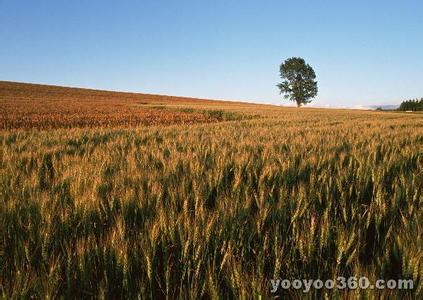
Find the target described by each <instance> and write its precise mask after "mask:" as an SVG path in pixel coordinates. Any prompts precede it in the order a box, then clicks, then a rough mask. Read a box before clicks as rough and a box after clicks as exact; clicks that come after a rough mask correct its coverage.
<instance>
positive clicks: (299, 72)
mask: <svg viewBox="0 0 423 300" xmlns="http://www.w3.org/2000/svg"><path fill="white" fill-rule="evenodd" d="M279 70H280V76H281V79H282V80H283V81H282V82H281V83H279V84H278V85H277V87H278V88H279V89H280V94H284V98H285V99H288V100H290V101H294V102H296V103H297V106H298V107H300V106H301V105H303V104H307V103H310V102H311V99H312V98H314V97H316V95H317V81H316V80H315V79H316V74H315V73H314V70H313V68H312V67H311V66H310V65H309V64H306V63H305V61H304V59H303V58H301V57H292V58H288V59H287V60H285V61H284V62H283V63H282V64H281V65H280V68H279Z"/></svg>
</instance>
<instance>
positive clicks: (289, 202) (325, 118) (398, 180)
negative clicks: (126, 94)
mask: <svg viewBox="0 0 423 300" xmlns="http://www.w3.org/2000/svg"><path fill="white" fill-rule="evenodd" d="M24 100H25V99H21V101H24ZM128 101H129V100H128ZM106 102H107V101H106ZM117 104H118V103H117ZM168 105H170V104H168ZM196 105H197V106H198V105H199V104H198V103H192V104H191V106H193V107H196ZM202 105H205V104H202ZM210 105H212V106H213V105H215V104H210ZM233 105H235V104H221V105H220V106H219V109H221V110H226V109H228V110H231V111H234V110H235V111H238V113H242V112H243V111H244V112H246V113H253V112H254V114H260V115H262V116H263V117H256V118H254V119H247V120H236V121H227V122H218V123H210V124H193V125H181V124H179V125H169V126H150V127H138V128H131V127H128V128H104V127H99V128H72V129H56V130H49V131H44V130H16V129H14V130H2V131H1V133H0V149H1V150H0V151H1V152H0V191H1V194H0V200H1V202H0V247H1V248H0V261H1V265H0V268H1V270H0V296H3V297H6V298H9V297H19V296H33V297H37V298H45V297H68V298H80V297H103V296H105V297H109V298H127V297H130V298H134V297H137V296H139V297H141V298H144V299H145V298H161V297H168V298H176V297H180V298H216V297H220V298H227V297H229V298H239V297H243V298H250V297H255V296H259V295H261V296H269V294H270V284H269V280H270V279H272V278H289V279H294V278H314V279H318V278H320V279H333V278H336V277H337V276H351V275H355V276H367V277H369V279H370V280H371V281H374V280H375V279H377V278H385V279H389V278H404V279H407V278H408V279H410V278H411V279H413V280H414V284H415V288H414V290H412V291H398V290H393V291H390V290H383V291H376V290H350V291H348V290H342V291H337V290H333V291H329V290H324V289H323V290H312V291H311V293H310V294H307V295H303V294H302V292H301V291H296V290H290V291H287V292H285V293H284V294H283V296H285V297H289V298H301V297H308V298H322V297H350V298H357V297H359V296H363V297H369V298H374V299H376V298H379V297H382V296H383V297H399V298H401V297H403V298H407V297H408V298H410V299H411V298H419V297H421V296H422V263H423V262H422V259H423V251H422V245H423V241H422V236H423V235H422V225H423V224H422V223H423V218H422V205H423V202H422V201H423V196H422V190H423V118H422V116H421V115H406V114H395V113H376V112H360V111H348V110H344V111H335V110H333V111H332V110H313V109H300V110H299V109H284V108H274V107H268V106H250V105H245V106H242V105H239V104H236V105H235V106H236V107H235V106H233ZM206 106H207V105H206ZM201 107H202V109H210V106H207V108H204V107H203V106H201ZM195 109H197V108H195ZM169 111H171V110H170V109H169ZM172 113H173V111H172ZM188 113H191V112H188Z"/></svg>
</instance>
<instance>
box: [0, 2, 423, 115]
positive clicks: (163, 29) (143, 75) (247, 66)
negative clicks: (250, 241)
mask: <svg viewBox="0 0 423 300" xmlns="http://www.w3.org/2000/svg"><path fill="white" fill-rule="evenodd" d="M292 56H301V57H303V58H304V59H305V60H306V61H307V62H308V63H310V65H311V66H312V67H313V68H314V69H315V71H316V74H317V79H318V82H319V95H318V97H317V98H316V100H315V104H316V105H320V106H323V105H330V106H349V107H352V106H357V105H371V104H389V103H398V102H400V101H401V100H402V99H407V98H415V97H419V98H420V97H423V2H422V1H418V0H415V1H407V0H404V1H400V0H398V1H389V0H388V1H386V0H385V1H372V0H367V1H362V0H360V1H354V0H350V1H341V0H338V1H294V0H292V1H258V0H257V1H231V0H225V1H220V0H213V1H212V0H209V1H201V0H197V1H183V0H180V1H160V0H154V1H153V0H152V1H129V0H126V1H125V0H123V1H105V0H103V1H99V0H96V1H94V0H93V1H89V0H73V1H66V0H50V1H47V0H39V1H34V0H31V1H20V0H0V80H11V81H24V82H35V83H47V84H57V85H66V86H81V87H92V88H99V89H113V90H124V91H125V90H128V91H139V92H147V93H157V94H171V95H184V96H194V97H205V98H217V99H241V100H249V101H255V102H267V103H281V102H284V100H281V97H280V96H279V94H278V90H277V88H276V86H275V85H276V84H277V83H278V80H279V74H278V69H279V64H280V63H281V62H282V61H283V60H284V59H286V58H289V57H292Z"/></svg>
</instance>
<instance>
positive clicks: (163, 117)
mask: <svg viewBox="0 0 423 300" xmlns="http://www.w3.org/2000/svg"><path fill="white" fill-rule="evenodd" d="M222 105H224V106H226V107H227V108H228V107H229V108H230V107H232V108H236V107H237V106H240V105H242V104H241V103H237V102H225V101H213V100H201V101H199V99H194V98H186V97H173V96H160V95H149V94H137V93H124V92H112V91H99V90H91V89H81V88H66V87H59V86H48V85H38V84H27V83H16V82H6V81H0V129H16V128H24V129H30V128H38V129H52V128H71V127H116V126H125V127H130V126H151V125H170V124H194V123H211V122H218V121H222V120H225V119H226V117H229V118H231V116H222V115H216V114H208V113H207V112H208V111H207V109H218V108H219V107H220V106H222ZM251 106H253V105H251ZM186 107H190V108H189V109H186ZM205 112H206V113H205ZM232 117H234V116H232Z"/></svg>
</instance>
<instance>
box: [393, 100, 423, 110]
mask: <svg viewBox="0 0 423 300" xmlns="http://www.w3.org/2000/svg"><path fill="white" fill-rule="evenodd" d="M398 110H401V111H423V98H421V99H420V100H419V99H412V100H407V101H403V102H402V103H401V105H400V107H399V108H398Z"/></svg>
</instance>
